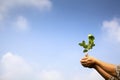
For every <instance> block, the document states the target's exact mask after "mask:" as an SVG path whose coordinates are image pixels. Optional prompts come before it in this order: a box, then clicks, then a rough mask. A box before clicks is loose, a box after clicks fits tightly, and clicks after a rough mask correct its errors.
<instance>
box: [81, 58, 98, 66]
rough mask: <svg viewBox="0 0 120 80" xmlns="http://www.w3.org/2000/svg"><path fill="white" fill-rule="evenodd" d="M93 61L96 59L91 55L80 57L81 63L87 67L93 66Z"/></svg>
mask: <svg viewBox="0 0 120 80" xmlns="http://www.w3.org/2000/svg"><path fill="white" fill-rule="evenodd" d="M95 61H96V59H95V58H94V57H92V56H85V57H84V58H82V59H81V61H80V62H81V64H82V65H83V66H84V67H88V68H94V66H95Z"/></svg>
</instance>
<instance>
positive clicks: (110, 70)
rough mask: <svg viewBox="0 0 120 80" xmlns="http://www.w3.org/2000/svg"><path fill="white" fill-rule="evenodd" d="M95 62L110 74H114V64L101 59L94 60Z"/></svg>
mask: <svg viewBox="0 0 120 80" xmlns="http://www.w3.org/2000/svg"><path fill="white" fill-rule="evenodd" d="M95 64H96V65H98V66H99V67H100V68H102V69H103V70H104V71H106V72H107V73H109V74H111V75H112V76H116V71H115V68H116V66H115V65H114V64H109V63H106V62H103V61H101V60H96V62H95Z"/></svg>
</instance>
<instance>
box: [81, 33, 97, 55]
mask: <svg viewBox="0 0 120 80" xmlns="http://www.w3.org/2000/svg"><path fill="white" fill-rule="evenodd" d="M88 40H89V41H88V43H86V42H85V41H84V40H83V41H82V42H81V43H79V45H80V46H82V47H83V48H84V50H83V52H84V53H86V52H88V51H89V50H90V49H92V48H93V47H94V46H95V43H94V40H95V37H94V36H93V35H92V34H88Z"/></svg>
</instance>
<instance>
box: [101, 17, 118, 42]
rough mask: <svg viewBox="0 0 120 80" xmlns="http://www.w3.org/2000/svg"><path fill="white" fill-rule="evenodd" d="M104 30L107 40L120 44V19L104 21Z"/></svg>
mask: <svg viewBox="0 0 120 80" xmlns="http://www.w3.org/2000/svg"><path fill="white" fill-rule="evenodd" d="M102 29H103V34H104V37H105V38H108V40H110V41H112V40H114V41H117V42H120V19H117V18H114V19H113V20H111V21H104V22H103V27H102Z"/></svg>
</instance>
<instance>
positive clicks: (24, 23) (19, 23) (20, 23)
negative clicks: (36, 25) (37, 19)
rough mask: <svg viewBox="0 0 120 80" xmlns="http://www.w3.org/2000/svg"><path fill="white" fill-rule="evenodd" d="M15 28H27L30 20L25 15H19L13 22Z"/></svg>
mask: <svg viewBox="0 0 120 80" xmlns="http://www.w3.org/2000/svg"><path fill="white" fill-rule="evenodd" d="M13 28H15V29H16V30H22V31H24V30H27V29H28V28H29V23H28V20H27V19H26V18H25V17H23V16H18V17H17V19H16V21H14V22H13Z"/></svg>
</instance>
